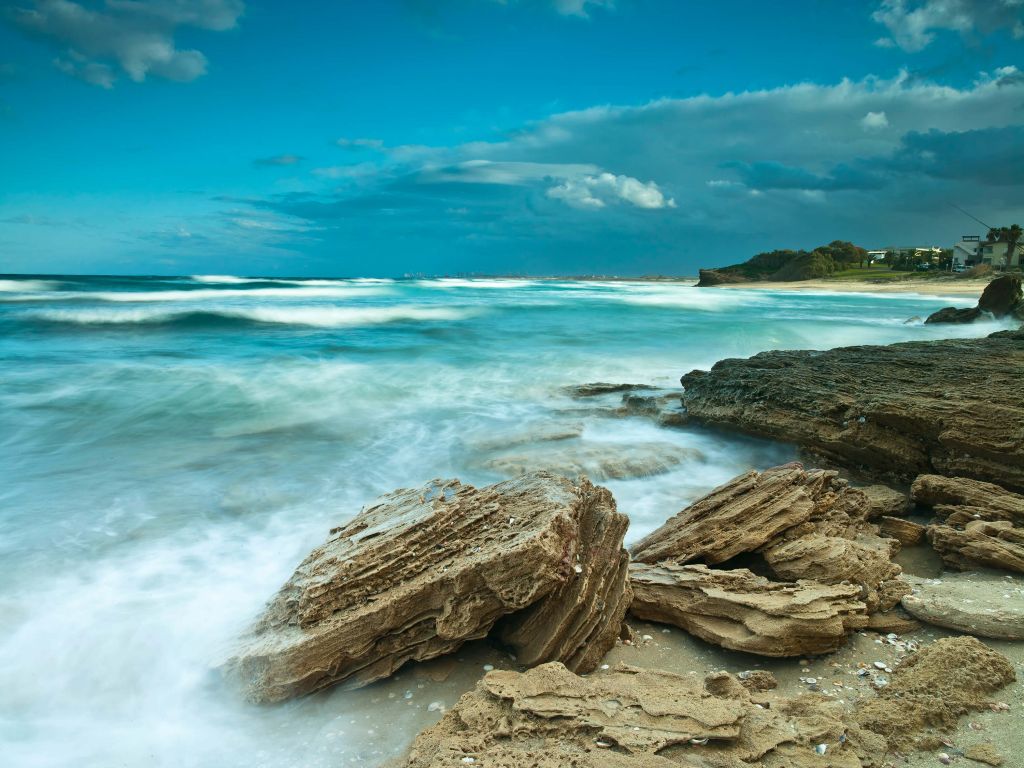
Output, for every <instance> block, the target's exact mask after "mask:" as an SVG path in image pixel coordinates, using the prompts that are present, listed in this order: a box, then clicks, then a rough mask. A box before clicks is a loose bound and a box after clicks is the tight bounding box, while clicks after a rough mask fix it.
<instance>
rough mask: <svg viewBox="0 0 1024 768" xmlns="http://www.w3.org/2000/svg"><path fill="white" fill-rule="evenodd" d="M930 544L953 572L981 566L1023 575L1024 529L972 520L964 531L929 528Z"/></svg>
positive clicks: (950, 527)
mask: <svg viewBox="0 0 1024 768" xmlns="http://www.w3.org/2000/svg"><path fill="white" fill-rule="evenodd" d="M926 535H927V536H928V541H929V542H931V545H932V547H933V548H934V549H935V551H936V552H938V553H939V556H940V557H941V558H942V562H944V563H945V564H946V565H947V566H949V567H950V568H956V569H958V570H961V571H966V570H971V569H973V568H977V567H978V566H984V567H988V568H1002V569H1004V570H1007V571H1014V572H1016V573H1024V528H1015V527H1014V526H1013V524H1012V523H1010V522H1008V521H1005V520H1003V521H1000V522H995V523H992V522H989V521H987V520H973V521H971V522H969V523H967V524H966V525H964V526H963V527H953V526H951V525H930V526H928V532H927V534H926Z"/></svg>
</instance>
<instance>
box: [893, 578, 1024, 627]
mask: <svg viewBox="0 0 1024 768" xmlns="http://www.w3.org/2000/svg"><path fill="white" fill-rule="evenodd" d="M909 580H910V582H911V585H912V586H913V589H914V591H913V594H910V595H906V596H905V597H904V598H903V607H904V609H906V611H907V612H908V613H910V614H911V615H913V616H915V617H917V618H918V619H920V620H921V621H926V622H928V623H929V624H935V625H937V626H940V627H946V628H948V629H955V630H958V631H960V632H966V633H967V634H970V635H978V636H980V637H991V638H996V639H999V640H1024V580H1022V579H1020V578H1012V577H1009V576H1000V575H996V574H993V573H947V574H944V575H943V576H942V578H940V579H920V578H913V577H910V578H909Z"/></svg>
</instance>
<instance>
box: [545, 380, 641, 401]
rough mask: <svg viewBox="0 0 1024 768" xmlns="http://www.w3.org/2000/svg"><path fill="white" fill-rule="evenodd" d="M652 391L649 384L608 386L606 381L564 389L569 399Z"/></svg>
mask: <svg viewBox="0 0 1024 768" xmlns="http://www.w3.org/2000/svg"><path fill="white" fill-rule="evenodd" d="M650 389H654V387H652V386H651V385H650V384H610V383H608V382H606V381H595V382H591V383H590V384H578V385H576V386H572V387H564V388H563V390H562V391H564V392H565V393H566V394H567V395H569V396H570V397H577V398H582V397H600V396H601V395H610V394H617V393H620V392H627V393H629V392H638V391H643V390H650Z"/></svg>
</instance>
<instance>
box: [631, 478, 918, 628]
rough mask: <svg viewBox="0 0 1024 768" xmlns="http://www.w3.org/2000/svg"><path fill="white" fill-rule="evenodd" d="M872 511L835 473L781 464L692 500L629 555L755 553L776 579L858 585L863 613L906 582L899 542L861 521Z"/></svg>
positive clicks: (886, 601)
mask: <svg viewBox="0 0 1024 768" xmlns="http://www.w3.org/2000/svg"><path fill="white" fill-rule="evenodd" d="M876 499H877V494H876ZM891 506H892V504H891V499H890V504H889V505H888V506H887V508H888V507H891ZM876 510H877V506H875V505H873V504H872V501H871V500H870V499H869V497H868V496H867V495H865V494H864V493H863V492H862V491H860V490H858V489H856V488H851V487H850V486H849V485H848V484H847V483H846V481H845V480H842V479H840V478H839V476H838V474H837V473H836V472H833V471H826V470H821V469H812V470H805V469H804V468H803V466H801V465H800V464H798V463H792V464H784V465H782V466H780V467H774V468H772V469H768V470H765V471H764V472H747V473H745V474H742V475H740V476H739V477H736V478H734V479H732V480H730V481H729V482H728V483H725V484H724V485H722V486H720V487H718V488H716V489H714V490H713V491H711V493H709V494H708V495H706V496H704V497H703V498H701V499H698V500H697V501H695V502H694V503H693V504H691V505H690V506H689V507H687V508H686V509H684V510H683V511H682V512H680V513H679V514H677V515H676V516H675V517H672V518H671V519H669V520H668V521H667V522H666V523H665V524H664V525H662V526H661V527H660V528H658V529H657V530H655V531H654V532H652V533H651V534H650V535H648V536H647V537H645V538H644V539H642V540H641V541H640V542H638V543H637V544H636V546H635V547H634V548H633V559H634V560H635V561H637V562H643V563H664V562H671V563H677V564H682V563H690V562H702V563H707V564H709V565H718V564H722V563H726V562H727V561H729V560H732V559H733V558H736V557H738V556H741V555H746V554H750V553H753V554H755V555H757V556H759V557H760V558H761V562H763V564H764V567H765V569H766V570H767V571H768V572H769V573H770V574H771V575H772V576H773V577H774V578H775V579H777V580H779V581H786V582H789V581H801V580H803V581H807V580H813V581H816V582H819V583H820V584H825V585H831V584H841V583H852V584H856V585H859V586H860V588H861V592H860V599H861V600H863V602H864V603H865V606H866V608H867V610H868V611H869V612H874V611H876V610H883V611H884V610H888V609H889V608H892V607H893V606H894V605H896V604H897V603H898V602H899V599H900V597H902V595H903V594H905V593H906V592H907V591H909V588H908V587H906V585H905V584H903V583H902V582H899V581H897V580H896V579H897V577H898V576H899V575H900V573H901V569H900V567H899V566H898V565H894V564H893V563H892V560H891V558H892V556H893V555H894V554H895V553H896V551H897V550H898V548H899V544H898V543H897V542H896V541H894V540H893V539H883V538H881V537H879V536H878V535H877V533H878V529H877V527H876V526H874V525H873V524H871V523H869V522H868V521H867V518H868V516H869V515H871V514H873V513H874V512H875V511H876ZM741 562H742V561H741Z"/></svg>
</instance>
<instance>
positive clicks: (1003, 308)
mask: <svg viewBox="0 0 1024 768" xmlns="http://www.w3.org/2000/svg"><path fill="white" fill-rule="evenodd" d="M989 315H991V316H992V317H995V318H996V319H999V318H1001V317H1006V316H1013V317H1018V318H1020V319H1024V291H1022V290H1021V282H1020V278H1019V277H1018V276H1017V275H1001V276H1000V277H997V278H996V279H995V280H993V281H992V282H990V283H989V284H988V285H986V286H985V290H984V291H982V293H981V297H980V298H979V299H978V305H977V306H975V307H971V308H970V309H957V308H956V307H945V308H943V309H940V310H939V311H938V312H935V313H934V314H931V315H929V316H928V319H927V320H925V323H972V322H974V321H975V320H977V319H978V318H980V317H985V316H989Z"/></svg>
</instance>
